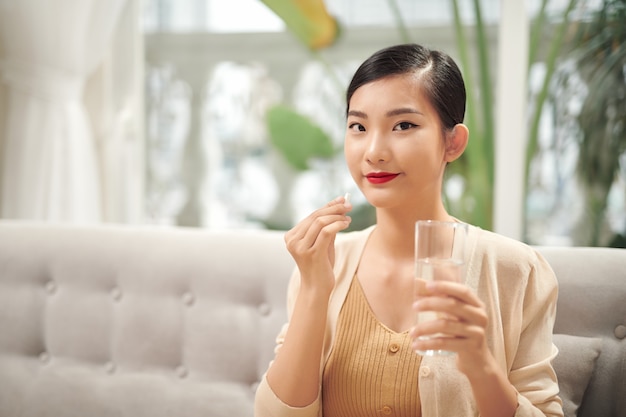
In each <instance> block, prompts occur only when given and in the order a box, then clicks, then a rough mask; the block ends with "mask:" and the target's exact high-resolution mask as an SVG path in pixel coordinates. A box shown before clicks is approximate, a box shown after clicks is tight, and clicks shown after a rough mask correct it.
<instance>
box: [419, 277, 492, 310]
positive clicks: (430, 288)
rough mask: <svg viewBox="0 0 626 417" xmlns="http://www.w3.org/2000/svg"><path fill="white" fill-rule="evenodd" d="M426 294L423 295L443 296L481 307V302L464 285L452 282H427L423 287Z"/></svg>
mask: <svg viewBox="0 0 626 417" xmlns="http://www.w3.org/2000/svg"><path fill="white" fill-rule="evenodd" d="M425 291H426V294H423V295H445V296H447V297H453V298H456V299H458V300H461V301H463V302H465V303H468V304H471V305H473V306H476V307H481V306H482V301H481V300H480V298H478V296H477V295H476V294H475V293H474V292H473V291H472V289H471V288H470V287H468V286H467V285H465V284H461V283H458V282H452V281H427V282H426V285H425Z"/></svg>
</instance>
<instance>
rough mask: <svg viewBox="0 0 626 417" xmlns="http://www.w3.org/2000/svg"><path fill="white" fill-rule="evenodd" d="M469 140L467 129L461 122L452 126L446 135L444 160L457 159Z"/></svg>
mask: <svg viewBox="0 0 626 417" xmlns="http://www.w3.org/2000/svg"><path fill="white" fill-rule="evenodd" d="M468 140H469V130H468V129H467V126H465V125H464V124H462V123H459V124H457V125H456V126H454V127H453V128H452V131H450V132H448V134H447V135H446V156H445V160H446V162H452V161H454V160H456V159H458V158H459V157H460V156H461V155H462V154H463V152H464V151H465V147H466V146H467V141H468Z"/></svg>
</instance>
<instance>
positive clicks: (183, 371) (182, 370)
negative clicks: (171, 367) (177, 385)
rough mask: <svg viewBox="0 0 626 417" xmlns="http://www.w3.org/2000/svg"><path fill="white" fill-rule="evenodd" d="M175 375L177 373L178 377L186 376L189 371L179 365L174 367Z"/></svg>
mask: <svg viewBox="0 0 626 417" xmlns="http://www.w3.org/2000/svg"><path fill="white" fill-rule="evenodd" d="M176 375H178V377H179V378H186V377H187V375H189V371H188V370H187V368H185V367H184V366H182V365H181V366H179V367H178V368H176Z"/></svg>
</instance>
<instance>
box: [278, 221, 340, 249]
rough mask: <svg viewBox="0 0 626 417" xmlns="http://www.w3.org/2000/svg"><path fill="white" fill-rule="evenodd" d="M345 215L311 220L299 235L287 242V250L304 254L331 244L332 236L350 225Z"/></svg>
mask: <svg viewBox="0 0 626 417" xmlns="http://www.w3.org/2000/svg"><path fill="white" fill-rule="evenodd" d="M350 221H351V219H350V217H348V216H346V215H326V216H320V217H316V218H315V219H312V221H311V222H310V224H308V228H307V229H306V230H303V231H302V233H301V235H299V236H298V235H296V236H294V237H292V239H290V241H289V242H288V248H290V250H295V251H297V252H306V251H309V250H311V249H315V248H316V247H319V246H321V245H328V244H330V243H332V239H334V236H335V235H336V234H337V233H339V232H340V231H341V230H344V229H346V228H347V227H348V226H349V225H350Z"/></svg>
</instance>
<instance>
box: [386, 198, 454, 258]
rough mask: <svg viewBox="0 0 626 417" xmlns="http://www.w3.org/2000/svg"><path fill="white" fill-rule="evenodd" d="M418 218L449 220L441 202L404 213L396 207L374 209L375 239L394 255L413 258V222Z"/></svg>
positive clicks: (450, 218)
mask: <svg viewBox="0 0 626 417" xmlns="http://www.w3.org/2000/svg"><path fill="white" fill-rule="evenodd" d="M418 220H441V221H451V220H453V218H452V217H451V216H450V215H449V214H448V213H447V212H446V210H445V208H444V207H443V204H441V205H439V206H438V207H435V208H433V209H429V210H420V211H418V212H416V213H415V212H414V213H406V212H403V211H402V210H398V209H389V208H378V209H376V232H375V235H376V237H375V239H376V241H377V242H379V244H380V245H381V247H382V248H385V249H384V250H385V251H389V252H391V253H393V254H394V256H396V257H400V258H411V259H412V258H413V257H414V250H415V222H417V221H418Z"/></svg>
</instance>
